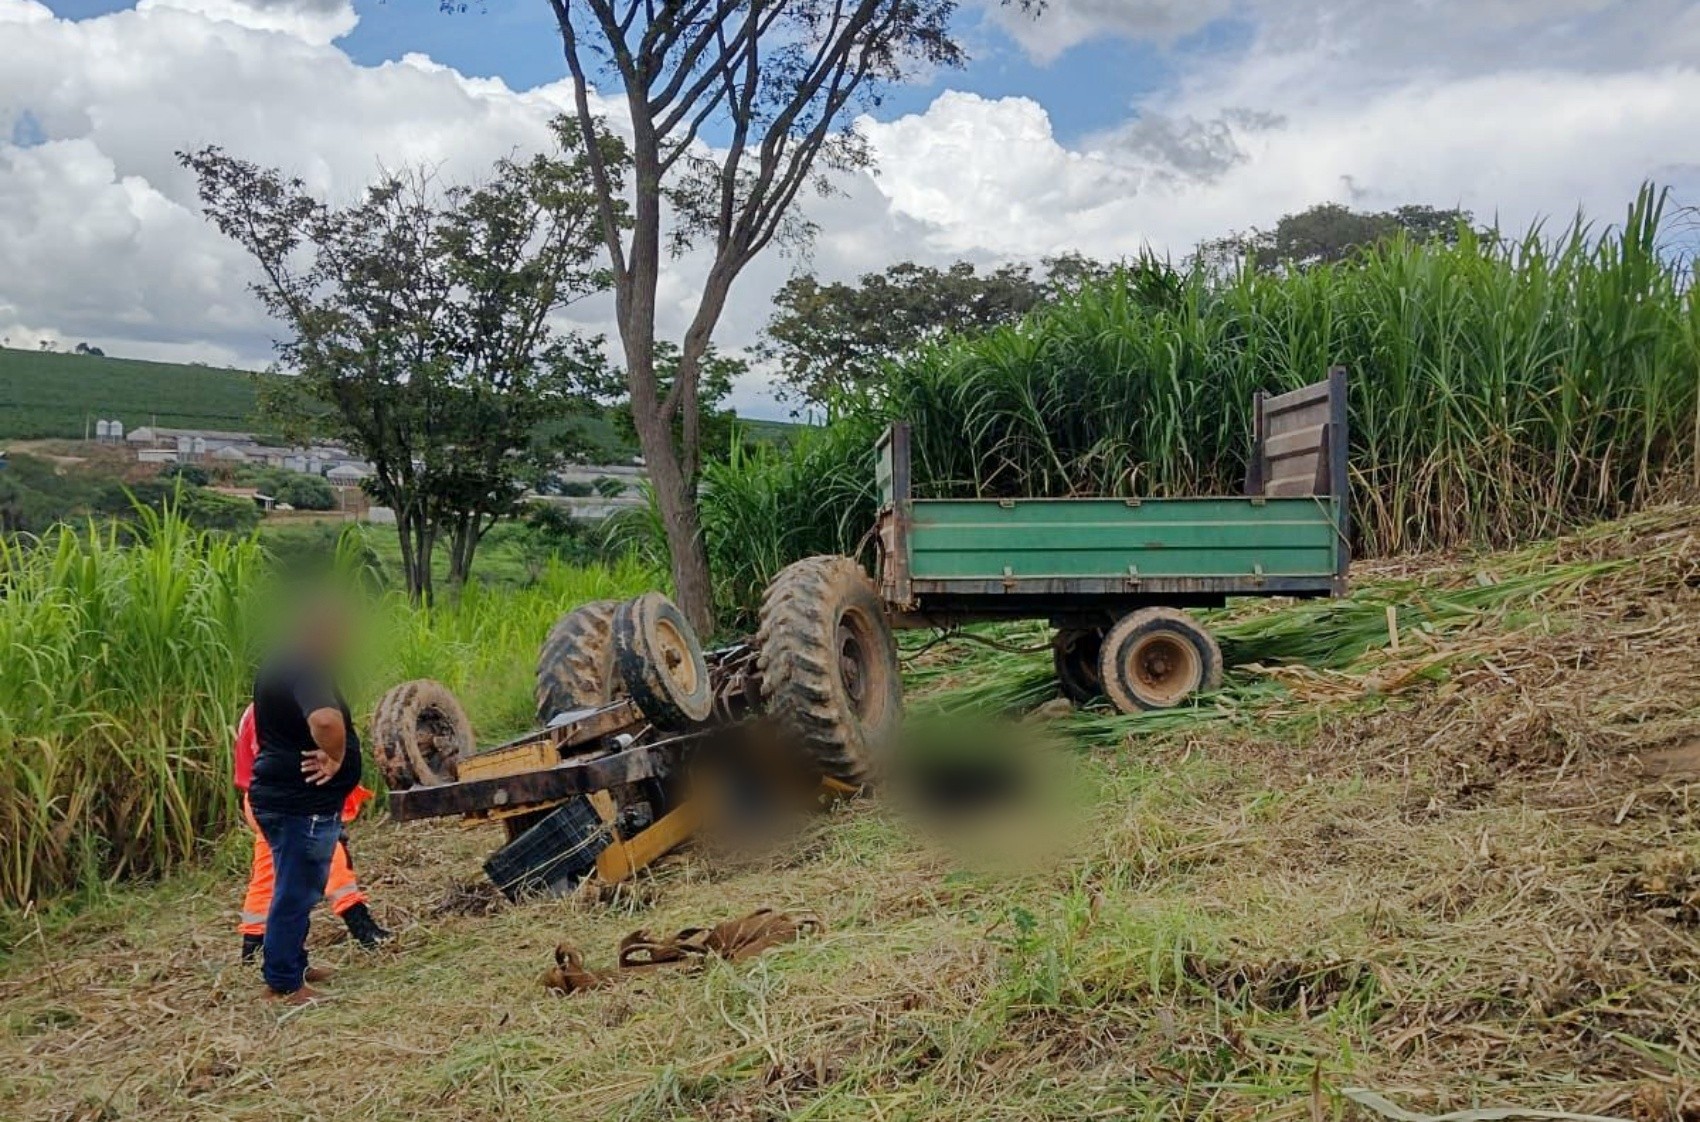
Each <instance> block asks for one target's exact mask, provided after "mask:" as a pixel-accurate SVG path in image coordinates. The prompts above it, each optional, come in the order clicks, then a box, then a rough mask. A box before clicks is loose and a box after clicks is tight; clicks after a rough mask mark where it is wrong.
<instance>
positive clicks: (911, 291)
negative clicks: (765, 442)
mask: <svg viewBox="0 0 1700 1122" xmlns="http://www.w3.org/2000/svg"><path fill="white" fill-rule="evenodd" d="M1113 269H1114V266H1112V265H1108V264H1104V263H1102V262H1098V261H1093V260H1091V259H1090V258H1086V257H1082V256H1080V255H1079V254H1070V255H1068V256H1065V257H1057V258H1051V259H1049V260H1047V261H1046V262H1045V263H1044V272H1043V273H1042V274H1038V275H1036V274H1035V272H1034V270H1033V268H1032V267H1031V266H1028V265H1005V266H1003V267H1002V268H999V269H996V270H993V271H991V272H987V273H981V272H979V271H978V270H976V269H975V267H974V266H973V265H972V264H970V263H968V262H966V261H961V262H958V263H956V264H954V265H952V266H950V267H949V268H945V269H938V268H934V267H932V266H930V265H917V264H914V263H912V262H905V263H902V264H898V265H893V266H892V267H890V268H889V269H887V270H886V271H885V272H883V273H869V274H867V275H865V276H863V277H862V278H861V279H860V280H859V281H857V282H856V283H855V284H846V283H832V284H822V283H821V282H820V281H818V280H817V279H816V278H814V277H813V276H806V275H805V276H797V277H793V278H792V279H791V280H790V281H788V282H786V284H785V286H784V287H783V288H782V289H780V291H779V294H778V295H777V296H776V297H775V298H774V309H775V310H774V314H773V317H772V318H771V319H770V320H769V321H768V325H767V337H766V338H765V339H764V340H763V342H762V345H761V347H760V349H759V352H758V353H759V354H760V356H761V357H762V358H765V359H769V360H772V361H775V362H777V364H778V366H779V371H780V379H781V382H782V384H783V386H784V388H785V393H786V396H787V397H789V398H790V399H791V400H793V401H796V402H801V403H806V404H809V405H816V406H823V407H825V408H826V409H827V410H828V412H829V413H831V412H833V411H834V407H835V405H836V404H837V403H838V402H840V401H841V400H843V399H844V398H845V395H847V394H850V393H853V392H855V391H858V390H861V389H864V388H866V387H868V386H871V385H876V384H877V382H878V376H879V372H880V369H881V368H882V367H883V366H884V364H885V363H888V362H891V361H893V360H897V359H902V358H905V357H907V356H909V355H912V354H913V353H914V352H915V351H916V349H917V348H919V347H921V346H922V345H923V344H925V343H927V342H929V341H931V340H934V339H939V338H943V337H945V336H948V335H961V334H971V333H975V332H980V331H985V330H988V329H990V328H993V327H998V326H1001V325H1003V324H1006V323H1013V322H1015V321H1017V320H1019V319H1021V317H1023V316H1025V315H1026V314H1027V313H1028V312H1030V311H1032V310H1033V309H1034V308H1036V307H1038V306H1039V305H1041V304H1043V303H1045V302H1046V301H1049V300H1053V299H1056V298H1057V297H1058V296H1061V295H1064V294H1066V293H1069V292H1073V291H1077V290H1078V289H1079V288H1080V287H1081V286H1082V285H1084V284H1086V283H1089V282H1091V281H1093V280H1101V279H1103V278H1104V277H1105V276H1108V275H1109V274H1110V273H1111V272H1112V271H1113Z"/></svg>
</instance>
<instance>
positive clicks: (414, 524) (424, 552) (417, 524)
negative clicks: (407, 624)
mask: <svg viewBox="0 0 1700 1122" xmlns="http://www.w3.org/2000/svg"><path fill="white" fill-rule="evenodd" d="M391 509H393V510H394V511H395V527H396V535H397V536H398V537H399V538H400V539H401V574H402V579H403V580H405V581H406V582H407V598H408V599H409V600H411V601H413V603H415V604H419V605H423V606H426V607H429V606H430V604H431V554H432V553H433V552H434V546H435V544H436V537H435V534H434V533H433V532H432V529H431V526H430V525H429V523H428V522H427V520H426V519H425V518H424V516H423V515H419V514H415V513H414V512H413V511H411V510H409V509H408V508H407V507H406V506H403V505H401V504H397V505H396V506H395V507H393V508H391Z"/></svg>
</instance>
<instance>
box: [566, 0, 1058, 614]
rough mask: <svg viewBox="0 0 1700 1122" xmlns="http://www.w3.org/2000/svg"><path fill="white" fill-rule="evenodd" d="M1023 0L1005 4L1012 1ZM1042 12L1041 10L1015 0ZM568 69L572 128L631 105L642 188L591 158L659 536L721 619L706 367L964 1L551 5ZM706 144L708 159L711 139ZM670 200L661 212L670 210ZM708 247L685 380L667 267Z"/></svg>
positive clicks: (942, 53)
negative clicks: (714, 343) (877, 113)
mask: <svg viewBox="0 0 1700 1122" xmlns="http://www.w3.org/2000/svg"><path fill="white" fill-rule="evenodd" d="M1006 2H1012V0H1006ZM1013 2H1016V3H1019V4H1020V5H1021V6H1023V7H1029V8H1031V7H1034V6H1035V4H1034V3H1033V0H1013ZM549 4H550V8H551V10H552V11H553V12H554V15H555V20H556V23H557V25H558V26H559V29H560V32H561V40H562V45H563V47H564V49H565V54H566V61H567V67H568V69H569V71H570V72H571V74H572V80H573V89H574V105H575V111H576V113H577V116H578V122H579V127H580V128H581V129H582V130H583V131H584V132H585V133H587V134H590V133H594V132H595V130H596V129H597V127H598V122H597V119H596V110H595V109H594V107H593V106H592V103H591V96H592V91H593V90H594V91H595V93H597V94H599V95H601V96H604V97H610V96H611V97H613V98H615V99H618V100H621V101H623V106H622V111H623V116H625V117H626V118H628V119H629V121H630V126H631V136H632V142H631V157H632V165H631V166H632V172H633V175H632V179H633V191H632V194H631V198H630V200H629V202H630V210H629V213H630V219H631V220H630V222H629V223H628V222H627V221H626V214H627V213H628V212H627V208H626V206H625V204H626V203H627V201H628V200H627V197H626V193H625V190H624V184H623V183H622V182H621V181H620V177H619V176H618V175H617V174H615V170H614V167H613V165H612V164H611V162H609V161H607V160H604V159H602V158H601V157H600V155H599V153H598V150H597V149H596V148H595V147H592V148H591V149H590V174H591V180H592V183H593V184H594V187H595V192H596V195H597V198H598V202H599V207H598V215H599V218H600V225H601V233H602V238H603V242H604V245H605V248H606V251H607V255H608V263H609V265H610V267H611V269H612V272H613V282H614V303H615V318H616V319H617V321H618V323H619V331H620V342H621V345H622V349H623V351H624V363H623V367H624V370H625V373H626V379H627V382H628V390H629V394H628V396H629V399H630V402H631V407H632V419H633V424H634V427H635V429H636V432H637V437H638V441H639V444H640V446H641V447H642V449H643V455H644V459H645V462H646V463H647V465H648V467H649V474H650V479H651V481H652V484H653V486H654V493H655V498H656V504H657V506H658V508H659V510H660V514H661V518H662V521H663V523H664V525H665V528H666V537H667V543H668V547H669V550H668V552H669V554H670V559H671V562H672V569H673V583H674V591H675V595H676V596H677V598H678V601H679V606H680V607H681V608H682V609H683V610H684V612H685V614H686V616H687V617H688V618H689V619H690V620H691V622H692V623H693V624H694V625H695V626H696V627H697V628H698V629H699V630H701V631H702V632H704V633H705V634H706V633H707V632H708V631H710V630H711V629H712V626H713V622H714V612H713V594H712V585H711V581H710V575H709V568H708V555H707V552H706V551H705V549H704V546H703V539H702V525H701V518H700V516H699V512H698V505H697V476H698V473H699V471H700V470H701V467H702V449H703V440H704V433H703V418H702V408H701V407H702V389H703V375H704V367H703V361H704V359H705V358H706V357H707V355H708V349H709V342H710V340H711V339H712V337H713V334H714V330H715V327H716V326H717V325H718V324H719V322H720V317H721V314H722V313H723V311H724V310H725V307H726V301H727V298H728V296H729V295H730V293H731V290H732V285H733V283H734V282H735V281H736V280H737V278H738V276H739V275H740V274H741V273H742V272H743V271H744V269H745V268H746V267H747V266H748V265H749V264H750V262H752V261H753V260H755V259H756V257H758V256H759V255H760V254H761V253H763V252H764V251H765V250H767V249H768V248H769V247H770V246H772V245H773V244H774V243H775V242H776V241H778V242H787V241H790V242H796V241H800V240H802V239H804V238H806V237H807V236H808V233H809V230H808V227H807V225H806V223H804V222H802V221H801V220H800V219H799V218H798V217H797V216H796V214H795V209H794V205H793V204H794V203H795V202H796V200H797V196H798V195H799V194H800V193H801V192H802V191H803V190H804V189H806V188H810V187H820V186H821V185H822V183H823V182H824V174H823V173H827V172H831V171H838V170H844V169H849V168H857V167H864V166H866V165H868V164H869V163H870V161H871V153H870V151H869V148H868V146H867V145H866V144H865V143H864V142H863V141H862V139H861V138H860V137H859V136H858V135H857V134H856V132H855V129H854V121H855V118H856V115H857V114H858V113H859V112H861V111H862V110H863V109H865V108H866V107H868V106H870V105H872V104H874V103H876V102H877V100H878V97H879V93H880V91H881V89H882V88H884V87H886V86H888V85H890V84H893V83H898V82H901V81H903V80H905V79H906V78H907V77H909V76H910V75H912V74H914V73H916V72H921V73H927V74H931V73H933V72H935V71H937V70H938V69H940V68H943V67H951V66H957V65H960V64H961V62H962V61H963V58H964V54H963V51H962V48H961V46H960V45H959V44H958V43H957V41H956V39H955V38H954V37H953V35H952V31H951V25H952V17H953V16H954V15H955V14H956V9H957V4H956V0H830V2H822V0H549ZM709 137H712V138H713V145H712V147H711V146H709V145H708V144H705V143H703V141H704V140H705V139H707V138H709ZM664 201H665V202H668V203H670V204H671V214H667V215H664V213H663V203H664ZM689 246H696V247H698V248H701V249H704V250H706V254H705V256H706V264H707V270H706V273H705V275H704V277H703V280H702V283H701V286H700V291H699V295H698V298H697V300H696V308H695V310H694V311H693V312H692V313H691V316H690V326H689V328H688V329H687V330H686V332H685V334H684V338H683V341H682V343H681V345H680V352H679V358H678V363H677V366H676V370H675V373H674V376H673V378H672V379H671V382H670V383H668V384H666V385H664V384H663V381H662V370H661V368H660V365H659V363H658V361H657V358H658V355H657V349H656V342H657V339H656V312H657V309H658V306H659V298H658V291H657V290H658V285H659V279H660V271H661V260H662V257H663V255H664V253H665V252H666V251H667V250H668V249H669V248H672V249H674V250H679V249H682V248H685V247H689Z"/></svg>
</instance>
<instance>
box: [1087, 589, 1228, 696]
mask: <svg viewBox="0 0 1700 1122" xmlns="http://www.w3.org/2000/svg"><path fill="white" fill-rule="evenodd" d="M1098 673H1099V677H1100V678H1101V680H1102V681H1103V684H1104V693H1105V694H1106V695H1107V696H1108V697H1109V699H1110V700H1111V701H1112V702H1114V703H1115V706H1116V708H1117V709H1120V710H1121V711H1122V712H1123V713H1139V712H1143V711H1145V710H1150V709H1172V708H1174V707H1175V706H1177V705H1179V704H1181V703H1182V702H1184V701H1186V700H1188V699H1189V698H1191V697H1193V696H1194V695H1195V694H1199V693H1203V692H1206V691H1209V690H1213V689H1216V688H1218V687H1219V686H1221V684H1222V649H1221V648H1220V647H1218V646H1217V645H1216V640H1215V639H1214V638H1213V637H1212V636H1211V634H1210V632H1208V631H1206V630H1204V628H1202V627H1200V626H1199V625H1198V623H1197V622H1196V621H1195V620H1194V619H1193V618H1192V617H1191V616H1189V615H1187V614H1186V613H1185V612H1181V611H1176V610H1175V609H1173V608H1141V609H1140V610H1139V611H1137V612H1132V613H1130V614H1129V615H1126V616H1123V617H1122V618H1121V620H1119V621H1118V622H1117V623H1116V625H1115V626H1114V627H1112V628H1110V631H1109V634H1107V635H1105V636H1104V649H1103V651H1102V652H1101V653H1100V655H1099V660H1098Z"/></svg>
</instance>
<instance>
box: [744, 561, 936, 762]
mask: <svg viewBox="0 0 1700 1122" xmlns="http://www.w3.org/2000/svg"><path fill="white" fill-rule="evenodd" d="M756 646H757V649H758V650H759V652H760V655H759V660H758V663H757V665H758V668H759V670H760V673H761V688H762V701H763V705H764V707H765V709H766V711H767V712H768V714H769V715H771V716H772V717H773V718H775V719H776V720H777V721H778V722H779V725H780V727H781V728H783V729H784V730H785V731H786V732H788V733H789V734H791V735H792V736H794V737H796V738H797V740H798V741H799V742H800V743H801V745H802V748H803V750H804V751H805V752H806V753H807V754H808V756H809V759H810V762H811V763H812V764H813V765H814V766H815V767H816V768H818V769H819V770H820V772H821V773H822V774H823V775H825V776H828V777H830V778H832V779H837V780H840V781H842V782H845V783H851V784H857V785H860V784H864V783H868V782H870V781H871V780H873V779H875V778H877V776H878V772H879V771H880V767H879V763H880V757H881V756H882V755H883V753H884V749H885V747H886V745H887V744H888V742H889V741H890V740H891V739H892V737H893V736H895V735H896V733H897V728H898V725H899V723H900V722H901V721H902V719H903V680H902V678H901V676H900V674H899V671H898V666H897V643H896V641H895V640H893V639H892V636H891V626H890V624H889V623H888V621H887V620H886V616H885V605H884V604H883V603H882V602H881V601H880V597H879V592H878V591H877V590H876V589H875V588H874V584H873V582H872V581H870V580H869V579H868V575H867V574H866V573H864V572H863V571H862V567H861V566H860V565H858V564H856V562H854V561H852V560H850V559H849V558H848V557H810V558H808V559H807V560H804V561H799V562H797V563H796V564H794V565H792V566H790V567H789V568H787V569H785V570H784V571H783V572H781V573H780V574H779V576H778V577H777V578H775V580H774V582H773V583H772V584H771V585H769V586H768V589H767V594H766V595H765V596H764V597H763V598H762V607H761V631H760V633H759V634H758V636H757V638H756Z"/></svg>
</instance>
